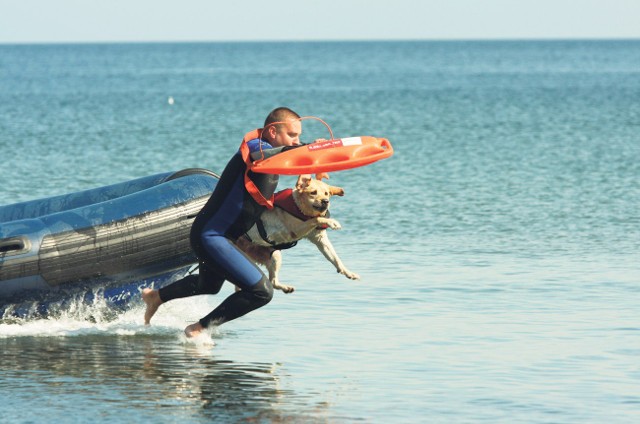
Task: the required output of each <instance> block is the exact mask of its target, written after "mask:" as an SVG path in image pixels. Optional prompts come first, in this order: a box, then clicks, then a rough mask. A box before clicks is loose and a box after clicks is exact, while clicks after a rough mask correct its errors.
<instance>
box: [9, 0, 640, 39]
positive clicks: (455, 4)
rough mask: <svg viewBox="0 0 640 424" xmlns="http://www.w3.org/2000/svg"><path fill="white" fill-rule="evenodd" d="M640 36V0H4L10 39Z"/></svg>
mask: <svg viewBox="0 0 640 424" xmlns="http://www.w3.org/2000/svg"><path fill="white" fill-rule="evenodd" d="M530 38H640V0H392V1H386V0H323V1H304V0H298V1H292V0H269V1H266V0H227V1H218V0H0V43H23V42H109V41H116V42H122V41H225V40H234V41H236V40H239V41H245V40H371V39H530Z"/></svg>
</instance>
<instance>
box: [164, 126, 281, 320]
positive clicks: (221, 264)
mask: <svg viewBox="0 0 640 424" xmlns="http://www.w3.org/2000/svg"><path fill="white" fill-rule="evenodd" d="M247 144H248V146H249V148H250V150H251V151H252V152H255V151H257V150H259V149H260V147H262V149H272V146H271V145H270V144H268V143H267V142H265V141H264V140H257V139H256V140H251V141H249V142H248V143H247ZM245 170H246V164H245V162H244V161H243V159H242V156H241V155H240V153H239V152H238V153H236V154H235V155H234V156H233V157H232V158H231V160H230V161H229V163H228V164H227V166H226V168H225V169H224V171H223V173H222V175H221V177H220V181H219V182H218V184H217V185H216V188H215V189H214V191H213V194H212V195H211V197H210V198H209V200H208V201H207V203H206V204H205V206H204V208H202V210H201V211H200V213H199V214H198V216H197V217H196V219H195V220H194V222H193V225H192V227H191V246H192V248H193V250H194V252H195V254H196V256H197V257H198V259H199V262H200V271H199V272H200V273H199V275H189V276H187V277H185V278H183V279H181V280H178V281H176V282H175V283H172V284H170V285H168V286H166V287H163V288H161V289H160V291H159V294H160V299H161V300H162V301H163V302H167V301H169V300H172V299H177V298H182V297H187V296H194V295H199V294H216V293H218V292H219V291H220V289H221V287H222V284H223V283H224V281H225V280H228V281H230V282H231V283H233V284H235V285H236V286H238V287H240V288H241V290H240V291H237V292H235V293H233V294H232V295H231V296H229V297H227V298H226V299H225V300H224V301H223V302H222V303H221V304H220V305H219V306H218V307H217V308H215V309H214V310H213V311H212V312H211V313H209V314H208V315H207V316H206V317H204V318H202V319H201V320H200V324H201V325H202V326H203V327H207V326H209V324H210V323H213V324H215V325H220V324H222V323H224V322H227V321H231V320H232V319H235V318H238V317H241V316H243V315H245V314H246V313H248V312H251V311H252V310H254V309H257V308H259V307H261V306H264V305H266V304H267V303H269V301H270V300H271V298H272V297H273V287H272V286H271V283H270V282H269V279H268V278H267V277H266V276H265V275H264V273H263V272H262V271H261V270H260V269H259V268H258V267H257V266H256V265H255V264H254V263H253V262H252V261H251V260H250V259H249V258H248V257H247V256H246V255H245V254H244V253H243V252H242V251H240V250H239V249H238V248H237V247H236V245H235V244H234V243H233V241H234V240H236V239H237V238H238V237H239V236H241V235H242V234H244V233H246V232H247V231H248V230H249V229H250V228H251V227H252V226H253V225H254V224H255V222H256V220H257V219H258V218H259V217H260V214H261V213H262V212H263V211H264V210H265V207H264V206H261V205H259V204H258V203H257V202H256V201H255V200H254V199H253V197H252V196H251V195H250V194H249V193H248V192H247V190H246V189H245V185H244V174H245ZM249 177H250V178H251V180H253V182H254V183H255V185H256V186H257V187H258V189H259V190H260V192H261V193H262V195H263V196H264V197H265V198H267V199H268V198H270V197H271V195H272V194H273V193H274V191H275V189H276V186H277V184H278V176H277V175H271V174H258V173H252V172H250V173H249Z"/></svg>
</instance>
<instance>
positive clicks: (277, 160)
mask: <svg viewBox="0 0 640 424" xmlns="http://www.w3.org/2000/svg"><path fill="white" fill-rule="evenodd" d="M391 155H393V147H392V146H391V143H389V140H387V139H386V138H377V137H370V136H361V137H348V138H341V139H336V140H326V141H319V142H316V143H312V144H307V145H304V146H301V147H298V148H296V149H291V150H287V151H285V152H282V153H279V154H277V155H274V156H271V157H269V158H266V159H259V160H256V161H254V162H253V163H252V165H251V170H252V171H253V172H260V173H264V174H282V175H300V174H315V173H319V172H332V171H341V170H345V169H351V168H357V167H360V166H365V165H369V164H370V163H373V162H376V161H379V160H381V159H386V158H388V157H389V156H391Z"/></svg>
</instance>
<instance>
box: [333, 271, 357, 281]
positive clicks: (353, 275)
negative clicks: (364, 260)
mask: <svg viewBox="0 0 640 424" xmlns="http://www.w3.org/2000/svg"><path fill="white" fill-rule="evenodd" d="M338 272H339V273H340V274H342V275H344V276H345V277H347V278H348V279H350V280H359V279H360V276H359V275H358V274H356V273H355V272H351V271H349V270H348V269H343V270H341V271H338Z"/></svg>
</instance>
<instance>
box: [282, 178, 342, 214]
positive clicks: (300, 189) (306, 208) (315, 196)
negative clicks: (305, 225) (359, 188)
mask: <svg viewBox="0 0 640 424" xmlns="http://www.w3.org/2000/svg"><path fill="white" fill-rule="evenodd" d="M322 177H325V178H329V177H328V176H327V175H326V174H317V175H316V178H315V179H313V178H311V175H300V176H299V177H298V182H297V183H296V188H295V190H293V200H294V201H295V202H296V205H297V206H298V208H299V209H300V211H301V212H302V213H303V214H305V215H306V216H312V217H316V216H325V215H326V214H327V211H328V210H329V198H330V197H331V196H344V190H343V189H341V188H340V187H333V186H330V185H329V184H326V183H324V182H322Z"/></svg>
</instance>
